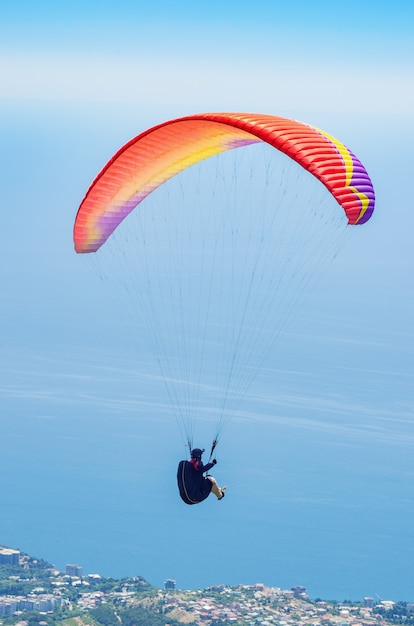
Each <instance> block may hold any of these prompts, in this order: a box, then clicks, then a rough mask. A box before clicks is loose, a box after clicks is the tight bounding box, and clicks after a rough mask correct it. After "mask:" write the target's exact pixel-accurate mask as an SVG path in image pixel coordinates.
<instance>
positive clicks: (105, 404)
mask: <svg viewBox="0 0 414 626" xmlns="http://www.w3.org/2000/svg"><path fill="white" fill-rule="evenodd" d="M139 5H140V3H137V2H123V1H120V2H118V3H116V4H115V3H109V2H99V3H94V2H79V3H77V2H72V3H70V5H67V4H66V3H56V2H53V3H52V2H36V1H32V2H19V1H15V2H5V1H3V2H2V3H1V4H0V77H1V81H0V82H1V85H2V87H1V91H0V115H1V117H0V133H1V144H2V147H3V149H2V156H1V159H2V163H1V178H2V180H1V188H2V196H1V214H2V217H3V228H2V231H1V235H0V237H1V249H2V255H3V257H2V261H3V262H2V264H1V269H0V275H1V280H2V284H3V293H2V320H3V325H2V329H1V331H0V337H1V342H2V358H1V361H0V367H1V371H2V375H1V391H0V394H1V396H2V398H1V406H0V421H1V422H0V428H1V433H2V442H3V443H2V445H3V449H2V454H1V456H0V471H1V474H2V483H3V486H2V501H1V507H2V514H1V518H0V543H5V544H6V545H13V546H15V547H20V548H21V549H22V550H25V551H27V552H30V553H34V554H37V555H38V556H43V557H44V558H47V559H49V560H51V561H52V562H54V563H55V564H56V565H57V566H58V567H61V568H63V567H64V565H65V563H66V562H72V561H79V562H80V563H81V564H83V565H84V567H85V569H86V570H88V571H92V570H100V571H101V572H102V573H104V574H105V575H116V576H121V575H126V574H128V575H133V574H140V575H143V576H144V577H147V578H148V579H149V580H150V582H153V583H154V584H157V585H162V581H163V580H164V578H166V577H172V578H176V579H177V583H178V585H179V586H181V587H183V586H203V585H208V584H214V583H217V582H234V583H236V582H257V581H258V580H261V581H262V582H265V583H267V584H273V585H276V586H282V587H283V586H291V585H294V584H303V585H305V586H306V587H308V589H309V590H310V592H311V593H312V595H313V596H322V597H326V596H327V595H329V596H330V597H333V596H335V597H336V598H337V599H339V600H341V599H343V598H344V597H353V598H361V597H362V596H363V595H365V594H370V595H373V594H375V593H378V594H380V595H382V596H392V598H391V599H394V600H398V599H400V598H403V599H407V600H413V590H412V586H410V576H409V573H410V572H411V564H412V559H413V556H414V554H413V542H412V530H411V529H412V527H413V521H414V520H413V518H414V509H413V505H412V502H413V501H414V498H413V495H414V494H413V470H412V455H413V446H414V429H413V425H414V423H413V420H414V417H413V415H414V412H413V408H414V407H413V393H412V389H413V382H414V381H413V375H414V370H413V365H414V352H413V350H414V348H413V345H414V343H413V326H412V320H413V319H414V306H413V305H414V301H413V289H412V282H413V279H412V276H413V272H414V254H413V249H412V237H411V233H412V229H413V226H414V224H413V222H414V217H413V212H412V201H411V198H410V180H411V169H412V167H411V161H412V156H411V145H412V142H413V140H414V123H413V122H414V118H413V112H414V80H413V76H414V67H413V66H414V44H413V41H412V32H411V31H412V24H413V18H414V9H413V8H412V7H411V6H410V5H409V4H408V3H403V2H396V3H393V4H389V5H386V6H381V7H380V8H378V5H377V4H374V3H371V2H368V3H364V5H363V6H360V4H359V3H356V2H351V3H347V4H346V6H339V5H335V4H333V3H321V2H315V3H305V2H303V3H302V2H297V3H290V4H289V5H287V4H282V3H278V2H270V1H262V2H260V1H259V2H255V3H254V5H253V3H252V4H250V3H249V4H247V3H245V4H243V3H240V2H238V3H235V2H227V3H223V2H222V3H218V2H210V3H209V4H208V9H207V8H206V7H204V6H203V7H199V6H198V5H197V6H195V5H193V3H184V2H178V3H174V4H171V3H161V2H157V3H153V4H152V5H151V6H146V7H145V8H142V7H140V6H139ZM206 110H239V111H243V110H244V111H257V112H264V113H272V114H276V115H285V116H287V117H293V118H297V119H302V120H304V121H307V122H309V123H312V124H314V125H316V126H320V127H322V128H324V129H325V130H327V131H328V132H331V133H332V134H333V135H335V136H337V137H338V138H340V139H341V140H343V141H344V143H346V144H347V145H348V146H349V147H350V148H351V149H352V150H353V151H354V152H355V153H356V154H357V155H358V156H359V157H360V158H361V160H362V161H363V162H364V163H365V165H366V167H367V169H368V171H369V173H370V175H371V177H372V179H373V182H374V185H375V188H376V193H377V205H376V206H377V210H376V213H375V215H374V218H373V219H372V221H371V223H370V224H369V225H367V227H366V232H365V233H364V239H362V236H361V237H359V236H358V237H355V238H354V239H353V241H352V243H351V245H350V246H348V247H347V248H346V249H345V250H344V251H343V254H342V255H340V257H339V258H338V259H337V262H336V263H335V264H334V265H333V266H332V267H330V268H329V271H327V273H326V275H325V276H324V277H323V279H322V280H321V281H320V283H319V284H318V287H317V289H316V290H315V293H314V294H313V296H312V297H311V299H310V302H309V307H308V308H307V309H306V311H303V312H302V314H301V315H300V316H298V320H297V323H296V325H295V326H294V327H292V328H290V329H289V332H288V333H287V335H286V337H285V338H284V339H283V341H282V342H281V348H280V349H281V351H282V353H283V359H282V361H279V360H278V361H275V362H274V363H273V364H269V365H268V367H267V368H266V369H263V371H262V372H260V375H259V376H258V379H257V381H256V383H255V385H254V387H253V388H252V389H251V390H250V393H249V395H248V397H247V398H246V401H245V402H244V403H243V406H242V408H241V413H240V415H239V420H238V422H237V424H232V426H231V427H229V429H228V431H227V433H226V437H225V439H224V441H223V448H222V452H221V453H220V457H219V465H218V466H217V472H218V478H219V479H220V480H222V481H225V482H227V483H228V484H229V493H228V496H227V497H226V500H225V501H223V503H220V508H219V507H218V503H216V502H213V501H211V502H210V501H208V502H207V503H205V506H203V507H199V508H197V509H196V510H194V508H193V509H191V510H189V509H187V508H186V507H184V508H183V507H181V503H180V502H178V501H177V494H176V488H175V484H174V472H175V462H176V458H177V455H181V452H182V449H181V442H180V440H179V438H178V437H177V433H176V427H175V422H171V421H170V419H169V418H170V410H169V407H168V403H167V401H166V399H165V398H163V397H162V396H160V395H159V387H158V385H157V381H156V373H155V372H154V371H153V370H151V371H148V362H147V360H146V357H145V354H142V353H140V354H139V355H138V356H137V354H136V353H133V352H132V351H131V350H130V348H129V347H128V345H127V340H126V339H124V341H122V340H120V343H119V345H109V343H108V331H107V329H108V325H110V327H111V329H112V330H113V327H112V326H111V324H112V323H113V322H112V321H111V319H112V318H111V314H110V312H109V311H108V310H107V303H106V300H105V298H104V294H103V293H102V290H101V289H100V288H99V286H98V285H96V284H95V282H94V281H93V279H92V278H91V276H90V275H89V274H88V273H85V271H84V267H83V266H81V265H80V264H79V259H78V258H77V257H76V255H75V254H74V252H73V248H72V240H71V237H72V224H73V219H74V216H75V214H76V210H77V207H78V205H79V202H80V200H81V198H82V196H83V194H84V192H85V189H86V188H87V186H88V185H89V183H90V181H91V180H92V178H93V177H94V176H95V174H96V173H97V172H98V170H99V169H100V168H101V167H102V165H103V164H104V163H105V162H106V160H107V159H108V158H110V156H111V155H112V154H113V153H114V152H115V151H116V150H117V149H118V148H119V147H120V146H121V145H122V144H123V143H124V142H125V141H127V140H128V139H130V138H131V137H133V136H134V135H136V134H138V133H139V132H140V131H141V130H144V129H145V128H147V127H148V126H151V125H152V124H156V123H158V122H162V121H164V120H166V119H169V118H171V117H175V116H180V115H185V114H188V113H193V112H200V111H206ZM97 311H101V312H102V311H105V313H97ZM275 381H277V385H276V384H275ZM160 432H162V433H163V434H164V435H165V436H164V437H160V436H159V433H160ZM176 442H178V443H177V445H178V450H177V447H176ZM269 442H271V443H270V446H269ZM269 447H270V451H269ZM157 454H160V456H161V458H162V462H161V463H160V462H159V460H157V461H156V463H155V467H154V457H156V456H157ZM164 463H165V465H164ZM165 467H167V469H165ZM148 468H151V470H150V471H149V470H148ZM169 468H173V469H172V470H170V469H169ZM223 504H224V505H225V508H224V507H222V505H223ZM166 528H168V529H169V532H170V533H171V535H173V536H174V541H171V540H170V537H171V535H170V534H166V532H165V531H166ZM194 528H196V529H197V532H195V531H194ZM195 536H196V542H197V548H194V541H195V539H194V537H195ZM144 538H145V539H144ZM206 538H207V539H206ZM213 538H214V539H213ZM103 545H104V546H105V551H104V552H103V549H102V546H103ZM183 546H184V547H183ZM193 549H196V550H197V553H198V554H199V558H200V568H199V570H198V571H197V572H196V573H191V575H190V572H188V568H187V567H186V565H185V563H183V554H185V555H188V554H191V551H192V550H193Z"/></svg>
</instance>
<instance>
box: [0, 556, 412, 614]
mask: <svg viewBox="0 0 414 626" xmlns="http://www.w3.org/2000/svg"><path fill="white" fill-rule="evenodd" d="M166 587H167V588H166V589H158V588H156V587H153V586H151V585H150V584H149V583H148V582H147V581H146V580H145V579H144V578H142V577H141V576H136V577H133V578H124V579H120V580H116V579H113V578H103V577H101V576H100V575H99V574H88V575H86V576H85V575H83V572H82V568H81V567H80V566H79V565H67V567H66V571H65V572H60V571H58V570H56V569H55V567H54V566H53V565H51V564H50V563H47V562H46V561H44V560H42V559H38V558H34V557H31V556H29V555H27V554H24V553H23V552H20V551H19V550H15V549H11V548H5V547H3V548H2V547H1V546H0V626H14V625H18V626H167V625H170V626H177V625H179V624H187V625H189V626H196V625H197V626H198V625H201V624H202V625H205V626H225V625H228V624H233V625H235V626H250V625H257V624H261V626H272V625H277V626H388V625H389V624H404V625H406V626H414V604H410V603H407V602H392V601H384V600H379V601H378V602H374V600H373V599H372V598H365V599H364V602H362V603H355V602H347V601H345V602H341V603H340V602H337V601H324V600H321V599H315V600H311V599H310V598H308V596H307V593H306V589H304V588H303V587H294V588H292V589H288V590H283V589H279V588H275V587H267V586H266V585H263V584H256V585H238V586H226V585H218V586H215V587H209V588H207V589H203V590H176V589H175V583H174V581H166Z"/></svg>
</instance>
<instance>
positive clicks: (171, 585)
mask: <svg viewBox="0 0 414 626" xmlns="http://www.w3.org/2000/svg"><path fill="white" fill-rule="evenodd" d="M175 588H176V586H175V580H171V579H170V578H167V580H165V581H164V589H175Z"/></svg>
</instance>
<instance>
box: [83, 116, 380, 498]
mask: <svg viewBox="0 0 414 626" xmlns="http://www.w3.org/2000/svg"><path fill="white" fill-rule="evenodd" d="M256 147H257V148H259V149H260V148H261V147H263V149H265V152H264V155H265V156H264V157H263V161H264V168H263V171H262V173H261V174H260V175H259V180H258V181H257V182H253V175H254V174H255V172H256V170H258V169H259V159H258V158H256V156H254V158H253V160H252V163H251V164H249V165H248V169H247V171H245V170H242V169H241V166H239V163H241V161H242V160H243V159H242V157H237V159H239V160H237V159H236V156H235V157H234V159H235V161H234V163H233V165H230V166H227V165H226V164H225V165H224V166H223V168H221V164H218V165H217V166H216V170H215V173H214V172H213V174H211V173H210V175H209V176H210V178H209V179H208V184H207V192H211V196H210V197H209V198H207V196H206V190H205V189H204V188H203V190H202V191H199V190H198V181H199V177H200V178H201V175H202V173H203V171H202V170H204V168H205V169H207V167H206V165H207V163H208V162H213V161H214V160H213V159H211V158H210V157H215V158H216V159H217V158H219V157H218V155H221V156H220V158H224V156H225V154H226V153H227V152H229V153H232V154H234V155H236V154H237V155H238V154H239V153H240V154H243V155H244V154H245V153H247V152H249V151H251V150H255V149H256ZM236 148H237V149H238V148H243V150H241V151H240V150H236ZM266 150H267V151H266ZM243 158H244V157H243ZM278 159H281V160H278ZM282 159H283V163H282ZM201 162H202V165H201V166H200V174H199V173H197V174H195V175H194V177H193V179H192V181H191V186H190V185H188V186H187V185H186V182H183V183H180V186H179V187H177V188H176V190H175V191H173V192H171V191H168V190H169V189H170V188H169V185H172V184H173V183H174V181H175V180H178V179H180V177H181V176H183V175H184V173H185V171H187V172H188V174H190V173H191V171H195V165H196V164H198V163H201ZM285 162H288V163H289V164H292V168H295V169H292V171H290V170H288V169H286V170H285V169H284V168H285V166H286V168H287V167H288V165H286V164H285ZM275 172H276V173H280V180H279V182H278V183H275V184H273V183H272V175H273V174H274V173H275ZM302 183H303V191H302V187H301V185H302ZM240 186H241V187H242V190H241V191H240V190H239V187H240ZM316 187H318V192H319V191H321V193H320V194H319V195H318V193H316V192H315V188H316ZM163 188H164V189H166V190H167V191H168V196H167V199H166V201H165V202H163V201H160V200H159V198H160V196H159V193H160V192H161V191H162V189H163ZM291 191H293V195H292V197H289V195H288V193H289V192H291ZM300 193H302V196H300V195H299V194H300ZM151 198H152V199H153V201H154V206H151V207H149V205H148V203H149V202H150V200H151ZM143 201H145V202H143ZM181 201H182V202H183V203H185V202H187V203H188V204H187V205H185V206H184V208H182V209H180V207H179V204H180V202H181ZM156 202H158V204H157V205H156V204H155V203H156ZM141 203H143V204H142V210H134V209H136V207H138V206H139V205H140V204H141ZM374 204H375V194H374V189H373V185H372V182H371V180H370V177H369V175H368V173H367V171H366V169H365V167H364V166H363V165H362V163H361V161H360V160H359V159H358V158H357V157H356V156H355V155H354V154H353V153H352V152H351V151H350V150H349V149H348V148H347V147H346V146H345V145H344V144H342V143H341V142H340V141H338V140H337V139H335V138H334V137H332V136H331V135H329V134H328V133H326V132H325V131H323V130H320V129H318V128H316V127H314V126H311V125H309V124H305V123H302V122H298V121H294V120H290V119H286V118H282V117H277V116H273V115H260V114H246V113H205V114H198V115H190V116H186V117H182V118H178V119H173V120H169V121H167V122H164V123H162V124H159V125H157V126H154V127H153V128H150V129H148V130H146V131H144V132H142V133H141V134H139V135H138V136H137V137H135V138H133V139H132V140H131V141H129V142H128V143H126V144H125V145H124V146H123V147H122V148H121V149H120V150H118V152H117V153H116V154H115V155H114V156H113V157H112V158H111V159H110V160H109V162H108V163H107V164H106V165H105V166H104V167H103V169H102V170H101V172H100V173H99V174H98V175H97V176H96V178H95V179H94V181H93V182H92V184H91V185H90V187H89V189H88V190H87V192H86V194H85V197H84V198H83V200H82V202H81V205H80V207H79V210H78V213H77V216H76V220H75V224H74V245H75V250H76V252H77V253H79V254H82V255H84V254H86V255H87V256H90V257H95V256H96V257H98V260H99V256H100V255H101V253H104V252H105V250H106V249H107V248H109V247H110V245H111V244H113V245H114V246H116V245H118V243H117V236H118V234H119V233H120V231H122V230H123V229H125V230H126V232H127V233H128V234H127V236H126V239H125V241H123V242H122V241H121V243H119V245H118V249H117V250H116V252H115V253H114V254H113V253H112V252H110V253H109V254H110V256H109V257H108V261H107V263H106V265H105V271H106V269H107V268H109V271H110V270H111V269H112V268H113V266H114V264H115V262H119V263H120V269H119V270H118V271H117V274H116V278H115V280H113V281H112V283H111V284H112V286H114V285H115V286H116V287H118V286H119V287H120V288H121V289H124V291H125V300H126V301H127V300H128V299H131V303H130V306H129V307H128V305H126V306H122V307H121V308H122V313H123V314H124V313H125V312H126V310H127V309H128V308H129V309H130V315H131V318H132V319H133V324H134V325H135V324H136V325H138V323H137V322H136V319H137V318H138V317H139V319H140V322H139V323H140V324H141V325H142V326H143V325H144V323H146V324H147V325H148V329H149V332H148V337H146V338H148V341H152V345H153V349H154V354H155V357H156V360H157V364H158V366H159V368H160V372H161V376H162V378H163V380H164V383H165V386H166V388H167V392H168V396H169V399H170V402H171V407H173V410H174V413H175V417H176V419H177V423H178V425H179V427H180V431H181V435H182V437H183V440H184V443H185V445H186V446H187V447H188V449H189V450H190V451H194V450H200V449H194V448H193V436H194V424H195V422H198V423H200V422H202V421H203V422H207V421H208V420H207V419H205V420H204V419H203V420H201V419H198V417H200V416H202V417H203V416H204V415H208V416H209V418H208V419H211V420H213V419H214V421H215V423H216V426H215V430H214V438H213V440H214V447H215V445H216V444H217V441H218V438H219V435H220V434H221V432H222V428H223V426H224V424H225V422H226V421H227V419H228V418H229V416H232V415H234V414H235V413H236V411H237V408H238V406H239V403H240V400H241V398H243V397H244V395H245V394H246V393H247V390H248V389H249V387H250V385H251V383H252V380H253V378H254V376H255V375H256V373H257V372H258V370H259V368H260V366H261V364H262V363H263V361H264V359H265V357H266V355H267V354H269V352H270V350H271V349H272V348H273V347H274V345H275V342H276V340H277V339H278V337H280V335H281V334H282V332H283V331H284V329H285V328H286V325H287V323H288V322H290V320H291V319H292V312H293V311H294V310H295V308H297V306H298V302H299V301H301V299H302V298H303V297H304V294H305V293H306V292H307V290H308V288H309V286H310V285H311V284H312V281H313V277H314V275H316V273H317V271H318V270H319V268H321V267H322V268H323V267H324V266H326V264H327V263H328V262H329V261H330V260H332V259H333V258H334V257H335V255H336V254H337V252H338V250H339V248H340V246H341V242H342V236H343V237H346V235H345V234H344V233H345V232H347V231H348V228H349V226H350V225H352V226H354V225H362V224H365V223H366V222H367V221H368V220H369V219H370V217H371V215H372V213H373V210H374ZM144 205H145V206H146V210H144ZM134 217H137V221H138V226H137V227H136V231H132V228H133V225H132V221H130V220H132V219H133V218H134ZM123 222H124V223H123ZM121 223H123V224H122V227H121V228H118V227H120V226H121ZM129 228H131V230H128V229H129ZM127 252H128V253H131V254H133V255H137V256H136V257H135V256H134V259H133V260H132V261H131V260H129V258H127V256H126V253H127ZM94 253H97V254H96V255H95V254H94ZM100 273H103V272H102V271H101V269H100ZM110 282H111V281H110ZM132 298H134V302H132ZM117 301H118V296H117ZM140 336H142V335H140ZM213 403H214V404H215V406H214V407H212V406H211V405H212V404H213ZM210 416H212V417H210ZM192 458H195V457H192ZM210 458H211V457H210ZM197 463H198V465H197V467H198V468H202V471H200V469H198V470H197V469H195V467H196V464H197ZM200 463H201V456H200V458H199V459H197V458H195V461H193V462H192V461H182V462H181V463H180V466H179V470H178V475H177V479H178V482H179V488H180V494H181V497H183V493H184V492H185V488H186V487H188V485H189V484H190V482H191V481H190V479H189V476H193V475H196V476H197V477H198V478H199V477H200V476H201V477H202V478H203V481H205V480H207V481H208V482H207V483H206V482H203V483H202V485H203V488H204V491H202V492H201V493H197V494H192V495H193V496H194V497H193V498H192V497H188V498H187V499H188V500H190V501H189V502H187V503H188V504H193V503H195V502H200V501H202V500H203V499H205V497H207V496H208V494H209V493H210V492H211V491H212V492H213V493H215V490H216V483H215V482H214V481H212V480H211V478H212V477H208V476H207V477H205V478H204V476H203V474H204V473H205V472H206V471H208V470H206V469H205V468H206V467H209V466H210V467H209V469H211V464H210V463H208V464H207V465H205V466H203V465H202V463H201V465H200ZM190 469H191V472H193V474H191V472H189V470H190ZM197 471H198V473H197ZM180 472H181V474H180ZM220 489H221V488H220V487H218V485H217V493H218V494H219V496H220V495H221V497H222V495H223V494H224V491H223V492H221V491H220ZM223 489H224V488H223ZM206 491H207V492H208V493H207V495H206V496H204V497H203V494H204V493H205V492H206ZM217 493H216V495H217ZM184 496H185V493H184ZM185 497H187V496H185ZM183 499H184V501H186V500H185V498H183ZM220 499H221V498H220ZM191 500H193V501H191Z"/></svg>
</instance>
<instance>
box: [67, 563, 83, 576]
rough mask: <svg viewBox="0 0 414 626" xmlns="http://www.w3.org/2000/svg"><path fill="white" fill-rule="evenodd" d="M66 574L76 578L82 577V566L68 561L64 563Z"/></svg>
mask: <svg viewBox="0 0 414 626" xmlns="http://www.w3.org/2000/svg"><path fill="white" fill-rule="evenodd" d="M66 574H67V575H68V576H76V577H77V578H82V568H81V566H80V565H74V564H71V563H69V564H68V565H66Z"/></svg>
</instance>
